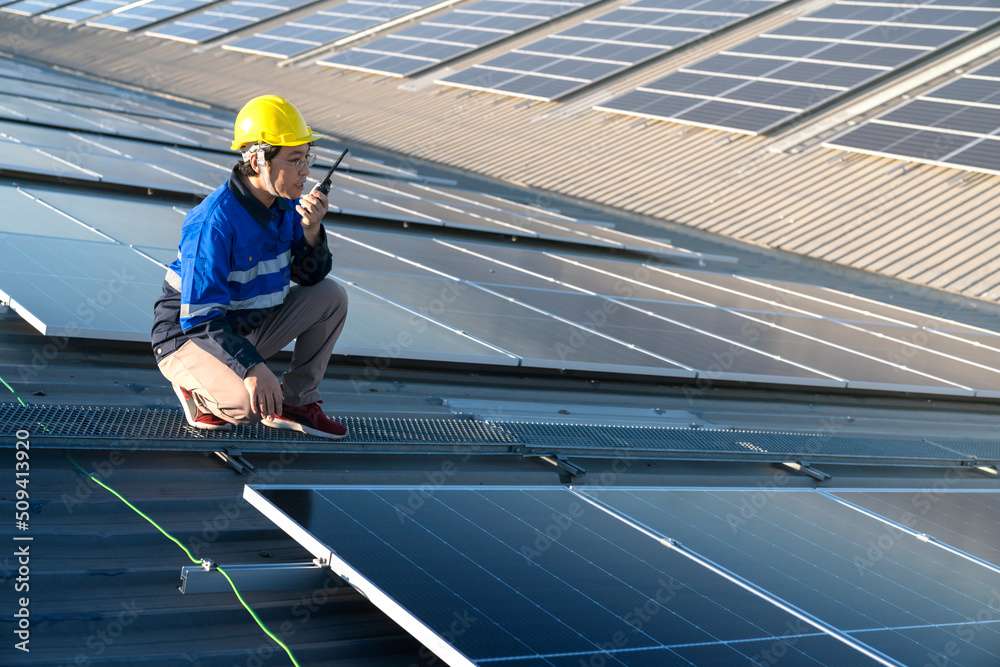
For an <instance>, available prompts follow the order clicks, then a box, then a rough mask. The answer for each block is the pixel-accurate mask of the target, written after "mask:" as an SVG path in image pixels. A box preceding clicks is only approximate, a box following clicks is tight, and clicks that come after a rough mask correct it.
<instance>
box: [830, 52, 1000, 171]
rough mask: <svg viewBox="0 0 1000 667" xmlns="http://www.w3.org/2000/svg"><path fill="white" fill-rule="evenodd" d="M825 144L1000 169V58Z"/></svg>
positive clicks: (981, 169) (977, 167)
mask: <svg viewBox="0 0 1000 667" xmlns="http://www.w3.org/2000/svg"><path fill="white" fill-rule="evenodd" d="M824 145H825V146H828V147H830V148H840V149H845V150H850V151H857V152H862V153H870V154H873V155H882V156H887V157H897V158H902V159H908V160H917V161H920V162H928V163H931V164H938V165H941V166H946V167H957V168H960V169H974V170H978V171H986V172H989V173H1000V59H997V60H994V61H992V62H990V63H988V64H986V65H983V66H982V67H979V68H977V69H975V70H973V71H972V72H968V73H965V74H963V75H961V76H959V77H957V78H956V79H954V80H952V81H949V82H947V83H945V84H943V85H941V86H938V87H937V88H935V89H933V90H931V91H929V92H927V93H924V94H922V95H919V96H918V97H916V98H914V99H912V100H910V101H908V102H906V103H905V104H903V105H901V106H899V107H896V108H895V109H891V110H889V111H887V112H885V113H883V114H881V115H879V116H877V117H876V118H873V119H871V120H870V121H867V122H865V123H863V124H861V125H860V126H858V127H856V128H853V129H851V130H849V131H848V132H845V133H844V134H842V135H840V136H839V137H836V138H834V139H833V140H831V141H828V142H826V143H825V144H824Z"/></svg>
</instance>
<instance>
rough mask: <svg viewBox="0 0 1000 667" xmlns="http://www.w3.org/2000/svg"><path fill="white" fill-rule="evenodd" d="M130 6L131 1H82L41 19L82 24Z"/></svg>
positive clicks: (61, 8) (48, 13)
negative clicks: (99, 15) (92, 18)
mask: <svg viewBox="0 0 1000 667" xmlns="http://www.w3.org/2000/svg"><path fill="white" fill-rule="evenodd" d="M128 4H130V3H129V0H82V1H81V2H74V3H72V4H69V5H63V6H62V7H59V8H56V9H55V10H53V11H51V12H46V13H44V14H40V17H41V18H43V19H45V20H47V21H58V22H60V23H82V22H84V21H86V20H87V19H89V18H91V17H94V16H97V15H98V14H104V13H105V12H110V11H113V10H115V9H117V8H119V7H124V6H126V5H128Z"/></svg>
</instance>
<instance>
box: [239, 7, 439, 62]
mask: <svg viewBox="0 0 1000 667" xmlns="http://www.w3.org/2000/svg"><path fill="white" fill-rule="evenodd" d="M440 2H441V0H348V2H344V3H341V4H339V5H335V6H333V7H331V8H329V9H324V10H320V11H318V12H316V13H314V14H310V15H308V16H303V17H301V18H298V19H295V20H294V21H289V22H288V23H285V24H284V25H280V26H277V27H275V28H271V29H269V30H265V31H264V32H258V33H255V34H253V35H251V36H249V37H245V38H243V39H239V40H236V41H235V42H231V43H229V44H224V45H223V46H222V48H223V49H226V50H228V51H240V52H243V53H253V54H257V55H263V56H271V57H274V58H292V57H295V56H298V55H301V54H303V53H306V52H307V51H312V50H313V49H317V48H320V47H322V46H327V45H332V44H335V43H336V42H338V41H339V40H342V39H344V38H345V37H350V36H351V35H354V34H355V33H358V32H361V31H363V30H368V29H370V28H374V27H376V26H379V25H381V24H383V23H386V22H389V21H393V20H395V19H399V18H402V17H404V16H407V15H408V14H413V13H415V12H418V11H420V10H422V9H427V8H428V7H431V6H433V5H435V4H438V3H440Z"/></svg>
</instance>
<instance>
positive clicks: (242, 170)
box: [236, 141, 316, 178]
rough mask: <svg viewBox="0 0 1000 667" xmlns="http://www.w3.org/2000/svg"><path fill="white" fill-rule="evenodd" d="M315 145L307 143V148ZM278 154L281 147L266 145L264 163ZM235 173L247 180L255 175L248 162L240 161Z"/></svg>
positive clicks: (312, 142)
mask: <svg viewBox="0 0 1000 667" xmlns="http://www.w3.org/2000/svg"><path fill="white" fill-rule="evenodd" d="M315 145H316V142H315V141H310V142H309V148H312V147H313V146H315ZM280 152H281V146H271V145H270V144H268V146H267V148H265V149H264V161H265V162H270V161H271V160H273V159H274V158H276V157H278V153H280ZM236 173H238V174H239V175H240V176H246V177H248V178H249V177H250V176H256V175H257V172H255V171H254V170H253V167H252V166H251V165H250V161H249V160H240V161H239V162H237V163H236Z"/></svg>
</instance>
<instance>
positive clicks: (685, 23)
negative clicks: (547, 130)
mask: <svg viewBox="0 0 1000 667" xmlns="http://www.w3.org/2000/svg"><path fill="white" fill-rule="evenodd" d="M776 3H777V0H639V1H638V2H634V3H632V4H630V5H628V6H627V7H624V8H617V9H612V10H611V11H609V12H607V13H605V14H603V15H601V16H599V17H596V18H593V19H589V20H587V21H585V22H583V23H581V24H580V25H577V26H573V27H572V28H568V29H567V30H563V31H561V32H559V33H556V34H554V35H550V36H547V37H544V38H542V39H540V40H538V41H536V42H533V43H531V44H527V45H525V46H522V47H519V48H517V49H515V50H513V51H511V52H510V53H506V54H503V55H501V56H498V57H497V58H493V59H490V60H488V61H486V62H484V63H480V64H477V65H474V66H472V67H470V68H468V69H466V70H463V71H461V72H457V73H455V74H452V75H449V76H446V77H444V78H442V79H440V80H439V81H438V83H442V84H446V85H454V86H460V87H465V88H473V89H476V90H486V91H491V92H498V93H504V94H509V95H517V96H521V97H529V98H535V99H542V100H553V99H557V98H559V97H562V96H564V95H567V94H569V93H571V92H573V91H575V90H579V89H580V88H582V87H584V86H587V85H590V84H592V83H595V82H597V81H600V80H602V79H604V78H607V77H609V76H611V75H613V74H616V73H619V72H621V71H623V70H625V69H627V68H629V67H633V66H635V65H637V64H639V63H642V62H645V61H647V60H649V59H650V58H655V57H656V56H659V55H662V54H663V53H664V52H666V51H668V50H670V49H672V48H675V47H677V46H680V45H682V44H687V43H689V42H691V41H694V40H696V39H700V38H702V37H704V36H705V35H708V34H711V33H712V32H714V31H716V30H718V29H720V28H722V27H724V26H726V25H730V24H732V23H735V22H737V21H740V20H743V19H745V18H747V17H748V16H750V15H752V14H757V13H759V12H761V11H764V10H766V9H769V8H771V7H772V6H774V5H775V4H776Z"/></svg>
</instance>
